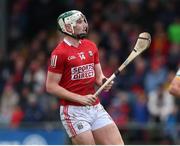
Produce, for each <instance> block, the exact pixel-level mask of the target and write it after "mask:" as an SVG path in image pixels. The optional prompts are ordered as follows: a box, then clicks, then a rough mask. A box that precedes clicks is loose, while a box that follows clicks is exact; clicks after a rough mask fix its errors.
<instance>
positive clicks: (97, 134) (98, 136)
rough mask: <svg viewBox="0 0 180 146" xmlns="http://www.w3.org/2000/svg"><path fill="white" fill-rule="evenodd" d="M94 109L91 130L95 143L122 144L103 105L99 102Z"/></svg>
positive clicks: (115, 127) (117, 130) (118, 133)
mask: <svg viewBox="0 0 180 146" xmlns="http://www.w3.org/2000/svg"><path fill="white" fill-rule="evenodd" d="M94 109H95V111H94V113H95V114H96V120H95V121H94V123H93V124H92V131H93V136H94V139H95V142H96V144H100V145H103V144H108V145H113V144H118V145H123V144H124V142H123V140H122V137H121V135H120V132H119V129H118V128H117V126H116V124H115V123H114V121H113V120H112V118H111V117H110V115H109V114H108V113H107V112H106V111H105V110H104V108H103V106H102V105H101V104H99V105H97V106H96V108H94Z"/></svg>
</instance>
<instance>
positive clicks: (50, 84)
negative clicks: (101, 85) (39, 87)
mask: <svg viewBox="0 0 180 146" xmlns="http://www.w3.org/2000/svg"><path fill="white" fill-rule="evenodd" d="M61 77H62V74H58V73H53V72H50V71H48V73H47V80H46V90H47V92H48V93H50V94H53V95H55V96H57V97H59V98H62V99H65V100H69V101H72V102H77V103H80V104H82V105H92V104H93V103H94V102H95V101H96V97H94V96H93V95H86V96H82V95H79V94H76V93H73V92H70V91H68V90H66V89H65V88H63V87H61V86H60V85H59V82H60V81H61Z"/></svg>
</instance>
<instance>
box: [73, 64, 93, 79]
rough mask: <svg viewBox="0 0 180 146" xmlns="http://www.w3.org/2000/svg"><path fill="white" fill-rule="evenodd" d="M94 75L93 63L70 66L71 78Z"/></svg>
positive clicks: (84, 77) (83, 77)
mask: <svg viewBox="0 0 180 146" xmlns="http://www.w3.org/2000/svg"><path fill="white" fill-rule="evenodd" d="M92 77H94V63H90V64H86V65H81V66H77V67H73V68H71V80H80V79H86V78H92Z"/></svg>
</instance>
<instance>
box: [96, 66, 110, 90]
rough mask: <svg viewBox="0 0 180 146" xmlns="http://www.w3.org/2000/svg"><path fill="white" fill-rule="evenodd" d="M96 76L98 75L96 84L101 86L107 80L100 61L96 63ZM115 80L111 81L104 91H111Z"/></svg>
mask: <svg viewBox="0 0 180 146" xmlns="http://www.w3.org/2000/svg"><path fill="white" fill-rule="evenodd" d="M95 77H96V84H97V85H99V86H101V85H102V84H103V83H104V82H105V81H106V80H107V78H106V77H105V76H104V74H103V72H102V68H101V65H100V63H98V64H95ZM113 83H114V82H113V81H111V82H110V83H109V84H108V85H107V86H106V87H105V88H104V91H109V90H110V89H111V87H112V85H113Z"/></svg>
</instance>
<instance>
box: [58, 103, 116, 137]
mask: <svg viewBox="0 0 180 146" xmlns="http://www.w3.org/2000/svg"><path fill="white" fill-rule="evenodd" d="M60 117H61V121H62V124H63V126H64V127H65V129H66V131H67V133H68V135H69V137H73V136H75V135H78V134H80V133H82V132H85V131H88V130H91V131H94V130H96V129H99V128H101V127H104V126H106V125H108V124H111V123H113V122H114V121H113V120H112V118H111V117H110V116H109V114H108V113H107V112H106V111H105V110H104V108H103V106H102V105H101V104H100V103H99V104H97V105H95V106H73V105H66V106H60Z"/></svg>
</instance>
